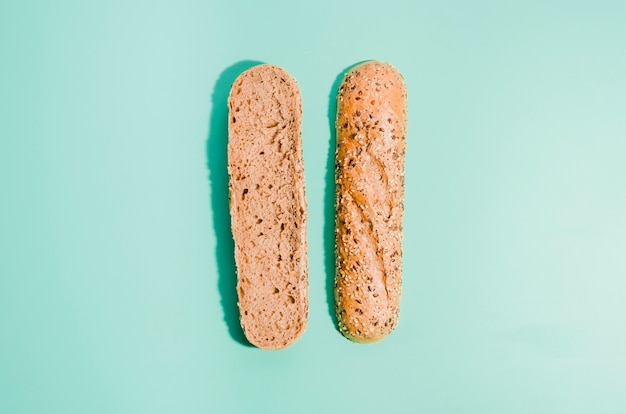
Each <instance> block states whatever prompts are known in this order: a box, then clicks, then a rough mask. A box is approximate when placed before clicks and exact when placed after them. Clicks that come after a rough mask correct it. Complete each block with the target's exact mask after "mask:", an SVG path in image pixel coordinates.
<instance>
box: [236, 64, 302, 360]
mask: <svg viewBox="0 0 626 414" xmlns="http://www.w3.org/2000/svg"><path fill="white" fill-rule="evenodd" d="M228 108H229V122H228V174H229V190H230V215H231V229H232V233H233V239H234V241H235V264H236V267H237V294H238V298H239V301H238V306H239V312H240V322H241V326H242V328H243V331H244V333H245V335H246V338H247V339H248V341H250V343H252V344H253V345H255V346H257V347H259V348H263V349H281V348H284V347H286V346H288V345H290V344H292V343H293V342H295V341H296V340H297V339H298V338H299V337H300V336H301V335H302V333H303V332H304V330H305V328H306V321H307V316H308V297H307V294H308V271H307V243H306V219H307V216H306V199H305V194H304V161H303V158H302V143H301V122H302V104H301V98H300V90H299V88H298V84H297V82H296V81H295V80H294V79H293V78H292V77H291V76H290V75H289V74H288V73H287V72H286V71H284V70H283V69H281V68H279V67H276V66H272V65H259V66H255V67H253V68H251V69H248V70H247V71H245V72H243V73H242V74H241V75H240V76H239V77H238V78H237V79H236V80H235V82H234V83H233V86H232V88H231V92H230V96H229V99H228Z"/></svg>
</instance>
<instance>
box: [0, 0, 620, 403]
mask: <svg viewBox="0 0 626 414" xmlns="http://www.w3.org/2000/svg"><path fill="white" fill-rule="evenodd" d="M625 21H626V2H624V1H621V0H616V1H586V2H583V1H545V0H542V1H534V0H533V1H515V2H514V1H499V0H498V1H471V2H470V1H422V0H417V1H407V2H396V1H380V2H373V1H343V2H340V1H337V2H334V1H309V2H295V1H255V2H252V1H241V0H240V1H230V2H228V1H219V2H217V1H206V0H205V1H200V0H197V1H191V0H181V1H171V2H166V1H128V0H125V1H119V0H115V1H100V2H88V1H78V0H77V1H54V2H53V1H43V0H42V1H27V0H25V1H10V0H4V1H2V2H1V3H0V140H1V141H0V201H1V204H0V413H2V414H14V413H15V414H18V413H19V414H21V413H42V414H43V413H46V414H47V413H54V414H56V413H63V414H65V413H69V414H72V413H133V414H134V413H149V414H155V413H326V412H358V413H477V414H478V413H480V414H482V413H532V414H537V413H546V414H547V413H550V414H553V413H568V414H570V413H585V414H587V413H603V414H604V413H624V412H626V186H625V183H624V181H625V179H626V52H625V49H626V24H625V23H624V22H625ZM366 59H381V60H385V61H389V62H392V63H393V64H394V65H396V66H397V67H398V68H399V69H400V71H401V72H402V73H403V74H404V76H405V78H406V83H407V85H408V89H409V105H410V109H409V117H410V119H409V129H410V132H409V136H408V151H407V169H406V183H407V188H406V220H405V246H404V247H405V248H404V252H405V260H404V277H405V279H404V296H403V301H402V311H401V319H400V324H399V326H398V328H397V330H396V331H395V332H394V333H393V334H392V335H391V336H390V337H388V338H387V339H385V340H384V341H383V342H381V343H379V344H374V345H354V344H352V343H350V342H349V341H347V340H345V339H344V338H343V337H341V336H340V335H339V334H338V333H337V331H336V329H335V327H334V325H333V319H332V317H331V313H330V312H329V309H330V306H329V300H330V296H329V293H330V290H329V286H330V284H329V283H330V280H331V277H332V272H333V268H332V264H333V258H332V231H333V230H332V217H333V210H332V199H333V195H332V191H333V188H332V162H333V161H332V151H333V147H332V146H333V145H334V141H333V139H334V138H333V136H332V129H331V125H332V115H333V111H334V107H333V100H334V94H335V88H336V85H337V79H338V76H340V74H341V73H342V71H343V70H344V69H345V68H346V67H348V66H350V65H352V64H354V63H355V62H359V61H362V60H366ZM255 62H268V63H273V64H277V65H280V66H282V67H284V68H285V69H286V70H287V71H289V72H290V73H291V74H292V75H293V76H294V77H295V78H296V79H297V80H298V82H299V84H300V87H301V90H302V97H303V106H304V120H303V127H304V132H303V142H304V158H305V167H306V191H307V196H308V204H309V218H310V220H309V233H308V240H309V258H310V263H309V268H310V319H309V325H308V329H307V331H306V332H305V334H304V336H303V337H302V338H301V339H300V341H298V342H297V343H296V344H295V345H293V346H292V347H290V348H288V349H286V350H284V351H280V352H268V351H261V350H258V349H255V348H252V347H249V346H246V345H245V344H244V343H243V342H242V337H241V331H240V330H239V328H238V327H237V321H236V318H237V315H236V307H235V306H236V305H235V300H236V299H235V296H234V295H235V292H234V290H233V286H234V277H235V275H234V269H233V260H232V256H231V254H232V241H231V238H230V233H229V227H228V226H229V224H228V219H229V218H228V210H227V198H226V196H227V193H226V191H227V187H226V179H227V176H226V171H225V144H226V136H225V131H226V129H225V122H226V107H225V100H226V95H227V93H228V88H229V86H230V82H232V80H233V79H234V77H235V76H236V75H237V74H238V73H240V72H241V71H242V70H244V69H245V68H247V67H249V66H250V65H252V64H254V63H255Z"/></svg>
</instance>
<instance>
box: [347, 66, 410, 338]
mask: <svg viewBox="0 0 626 414" xmlns="http://www.w3.org/2000/svg"><path fill="white" fill-rule="evenodd" d="M406 100H407V94H406V87H405V83H404V80H403V78H402V76H401V75H400V73H399V72H398V71H397V70H396V69H395V68H394V67H393V66H391V65H389V64H386V63H382V62H378V61H369V62H366V63H362V64H360V65H358V66H356V67H354V68H352V69H351V70H350V71H348V72H347V73H346V74H345V76H344V78H343V81H342V83H341V85H340V87H339V93H338V97H337V118H336V128H337V149H336V155H335V172H336V228H335V243H336V261H337V269H336V276H335V301H336V314H337V320H338V325H339V330H340V332H341V333H342V334H343V335H344V336H345V337H347V338H348V339H350V340H352V341H354V342H360V343H368V342H376V341H379V340H381V339H382V338H383V337H385V336H386V335H388V334H389V333H390V332H391V331H392V330H393V329H394V328H395V327H396V325H397V323H398V314H399V304H400V295H401V283H402V217H403V214H404V157H405V147H406V132H407V120H406V115H407V108H406Z"/></svg>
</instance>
